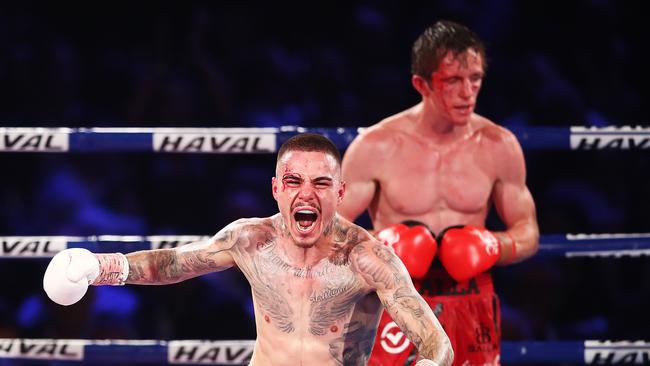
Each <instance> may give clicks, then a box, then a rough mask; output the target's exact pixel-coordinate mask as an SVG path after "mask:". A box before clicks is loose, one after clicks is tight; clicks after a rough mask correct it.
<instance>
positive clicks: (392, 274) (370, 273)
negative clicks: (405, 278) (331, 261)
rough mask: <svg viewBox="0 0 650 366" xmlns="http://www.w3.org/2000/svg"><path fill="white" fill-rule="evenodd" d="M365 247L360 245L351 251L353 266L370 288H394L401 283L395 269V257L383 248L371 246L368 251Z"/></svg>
mask: <svg viewBox="0 0 650 366" xmlns="http://www.w3.org/2000/svg"><path fill="white" fill-rule="evenodd" d="M367 246H368V245H366V244H365V243H362V244H359V245H357V246H355V247H354V249H353V253H354V258H355V265H356V267H357V268H358V270H359V272H360V273H361V275H362V276H363V278H364V279H365V280H366V281H367V282H368V284H369V285H370V286H373V287H375V288H385V289H392V288H394V287H395V286H396V285H398V284H399V283H400V281H401V280H400V279H399V276H398V273H397V269H396V268H395V262H394V261H395V257H394V256H393V255H392V254H391V253H390V251H389V250H388V248H386V247H384V246H381V245H371V248H370V249H369V248H367Z"/></svg>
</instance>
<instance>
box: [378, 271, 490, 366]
mask: <svg viewBox="0 0 650 366" xmlns="http://www.w3.org/2000/svg"><path fill="white" fill-rule="evenodd" d="M420 293H421V294H422V297H424V300H425V301H426V302H427V303H428V304H429V306H430V307H431V309H432V310H433V312H434V314H436V317H437V318H438V321H440V323H441V324H442V326H443V328H444V329H445V332H447V335H448V336H449V339H450V340H451V345H452V347H453V349H454V363H453V365H454V366H498V365H500V356H499V352H500V349H499V343H500V339H501V332H500V323H501V318H500V315H499V299H498V297H497V295H496V294H495V293H494V287H493V286H492V277H491V276H490V274H489V273H483V274H480V275H479V276H477V277H474V278H472V279H470V280H468V281H465V282H456V281H454V280H453V279H452V278H451V277H449V275H448V274H447V273H446V272H444V270H442V269H438V268H436V269H432V270H431V271H430V272H429V274H428V275H427V278H426V279H424V281H423V283H422V288H421V289H420ZM416 361H417V349H416V348H415V347H414V346H413V344H412V343H411V342H410V341H409V340H408V339H407V338H406V336H405V335H404V333H402V331H401V330H400V329H399V327H398V326H397V324H395V322H394V321H393V320H392V319H391V318H390V316H389V315H388V313H386V312H385V311H384V313H383V314H382V316H381V319H380V321H379V328H378V330H377V336H376V338H375V345H374V348H373V350H372V354H371V355H370V361H369V362H368V365H371V366H397V365H399V366H408V365H414V364H415V362H416Z"/></svg>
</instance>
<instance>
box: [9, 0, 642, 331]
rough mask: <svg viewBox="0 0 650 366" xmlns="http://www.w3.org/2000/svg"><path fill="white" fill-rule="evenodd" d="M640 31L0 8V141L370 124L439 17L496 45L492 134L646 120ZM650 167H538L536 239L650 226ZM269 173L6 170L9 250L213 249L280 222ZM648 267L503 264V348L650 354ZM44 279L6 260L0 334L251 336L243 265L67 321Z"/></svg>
mask: <svg viewBox="0 0 650 366" xmlns="http://www.w3.org/2000/svg"><path fill="white" fill-rule="evenodd" d="M646 17H647V13H646V12H645V11H642V10H641V6H640V5H637V4H636V3H634V2H631V1H613V0H610V1H607V0H593V1H575V2H557V3H555V2H546V1H544V2H542V1H530V2H529V1H526V2H524V1H522V2H515V1H507V0H496V1H448V2H426V3H416V2H413V3H405V2H400V3H397V2H389V1H375V2H371V1H365V2H349V3H347V4H324V3H323V4H312V3H309V4H291V5H290V4H286V3H283V4H275V3H273V4H271V3H269V4H265V5H254V4H246V5H245V4H239V5H223V4H218V3H216V2H205V3H204V2H184V3H180V2H177V3H167V2H141V1H138V2H130V3H126V2H103V3H96V2H90V3H89V4H85V5H83V4H82V5H73V4H72V3H65V2H52V3H43V4H36V3H24V4H23V5H0V126H5V127H23V126H29V127H56V126H62V127H93V126H105V127H108V126H115V127H165V126H169V127H254V126H282V125H301V126H311V127H337V126H345V127H354V126H368V125H371V124H373V123H375V122H377V121H379V120H380V119H382V118H384V117H386V116H388V115H391V114H394V113H396V112H399V111H401V110H403V109H405V108H408V107H410V106H411V105H413V104H415V103H417V102H418V101H419V95H418V94H417V93H416V92H415V91H414V90H413V89H412V88H411V86H410V72H409V67H410V47H411V44H412V42H413V41H414V40H415V38H416V37H417V36H418V35H419V33H420V32H421V31H422V30H423V29H424V28H425V27H426V26H428V25H429V24H431V23H433V22H434V21H436V20H439V19H450V20H455V21H459V22H462V23H464V24H466V25H468V26H470V27H471V28H472V29H474V30H475V31H476V32H477V33H478V34H479V35H480V36H481V37H482V38H483V39H484V40H485V42H486V44H487V47H488V62H489V69H488V72H487V76H486V79H485V80H484V83H483V89H482V94H481V96H480V98H479V103H478V108H477V111H478V113H480V114H483V115H485V116H486V117H488V118H490V119H492V120H493V121H495V122H497V123H500V124H503V125H505V126H510V127H512V126H569V125H584V126H606V125H637V124H641V125H644V124H647V117H646V114H645V109H646V104H647V103H646V101H647V96H648V93H647V88H648V81H649V78H648V76H649V74H650V71H649V70H650V68H649V67H648V63H647V58H646V53H647V52H646V51H647V47H648V35H649V33H650V32H648V31H647V19H646ZM647 154H648V153H647V150H642V151H627V152H621V151H604V152H569V151H527V152H526V159H527V166H528V184H529V187H530V189H531V192H532V193H533V196H534V197H535V199H536V203H537V209H538V216H539V224H540V229H541V232H542V234H555V233H578V232H582V233H607V232H647V231H650V230H649V226H650V225H649V222H648V216H647V208H646V207H647V205H648V203H649V199H650V188H649V185H648V183H647V182H648V176H649V174H648V167H649V165H648V155H647ZM273 168H274V156H272V155H174V154H166V155H165V154H161V155H154V154H149V153H140V154H136V153H120V154H108V153H105V154H104V153H102V154H100V153H95V154H85V155H82V154H61V155H53V154H33V153H29V154H11V153H3V154H0V203H1V204H2V209H1V210H0V236H9V235H96V234H116V235H128V234H138V235H151V234H202V235H209V234H212V233H214V232H216V231H217V230H219V229H220V228H221V227H223V226H224V225H225V224H227V223H229V222H230V221H232V220H234V219H236V218H239V217H251V216H266V215H270V214H273V213H274V212H275V210H276V206H275V203H274V201H273V199H272V196H271V194H270V179H271V176H272V175H273ZM490 222H491V224H492V225H493V226H494V227H498V222H497V220H496V219H495V218H492V219H491V220H490ZM649 264H650V263H649V262H648V259H647V258H643V257H642V258H627V259H554V260H544V259H541V258H538V259H533V260H530V261H527V262H524V263H522V264H518V265H515V266H511V267H508V268H498V269H496V270H495V271H494V274H495V278H496V286H497V290H498V292H499V293H500V295H501V301H502V309H503V323H504V324H503V330H504V339H509V340H517V339H539V340H562V339H585V338H587V339H641V338H645V339H647V338H648V337H649V334H648V332H647V325H648V324H650V322H649V321H648V320H649V317H648V315H647V309H648V307H649V306H650V300H649V297H650V296H649V295H648V293H650V273H649V272H650V266H649ZM46 265H47V260H28V259H14V260H9V259H0V278H1V279H0V336H1V337H38V338H40V337H52V338H107V337H108V338H132V339H139V338H153V339H199V338H205V339H251V338H253V337H254V336H255V334H254V324H253V319H252V309H251V305H250V294H249V292H248V288H247V284H246V283H245V280H244V279H243V277H242V276H241V275H240V274H239V273H238V272H237V271H235V270H232V271H227V272H224V273H220V274H214V275H210V276H205V277H203V278H201V279H195V280H191V281H188V282H186V283H182V284H178V285H171V286H165V287H144V286H131V287H119V288H115V287H101V288H92V289H91V290H90V291H89V294H88V295H87V296H86V297H85V298H84V299H83V300H82V301H81V302H80V303H79V304H77V305H74V306H72V307H67V308H64V307H60V306H57V305H54V304H52V303H51V302H50V301H49V300H48V299H46V297H45V295H44V293H43V291H42V290H41V281H42V274H43V272H44V270H45V267H46ZM91 320H92V321H91Z"/></svg>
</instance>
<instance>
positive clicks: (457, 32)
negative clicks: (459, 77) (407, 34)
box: [411, 20, 487, 81]
mask: <svg viewBox="0 0 650 366" xmlns="http://www.w3.org/2000/svg"><path fill="white" fill-rule="evenodd" d="M468 49H474V50H476V52H478V53H479V54H480V55H481V58H482V59H483V69H484V70H487V60H486V57H485V45H484V44H483V41H481V39H480V38H479V37H478V36H477V35H476V33H474V32H473V31H472V30H471V29H469V28H467V27H466V26H464V25H462V24H458V23H455V22H452V21H449V20H441V21H438V22H436V23H434V24H433V25H431V26H429V27H428V28H427V29H425V30H424V32H422V34H420V36H419V37H418V38H417V39H416V40H415V42H414V43H413V48H412V49H411V73H412V74H413V75H419V76H421V77H423V78H424V79H425V80H427V81H428V80H430V79H431V74H433V72H434V71H436V70H437V69H438V66H440V61H441V60H442V59H443V58H444V57H445V55H446V54H447V52H449V51H451V52H452V53H453V55H454V56H458V55H459V54H462V53H464V52H465V51H467V50H468Z"/></svg>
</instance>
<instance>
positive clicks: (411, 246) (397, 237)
mask: <svg viewBox="0 0 650 366" xmlns="http://www.w3.org/2000/svg"><path fill="white" fill-rule="evenodd" d="M377 238H379V239H381V240H383V241H384V242H385V243H387V244H388V245H392V247H393V249H394V250H395V254H397V256H398V257H399V258H400V259H401V260H402V263H404V266H405V267H406V269H407V270H408V272H409V274H410V275H411V278H414V279H421V278H423V277H424V276H425V275H426V274H427V272H428V271H429V266H431V262H433V258H435V256H436V251H437V250H438V244H437V243H436V239H435V238H434V237H433V235H432V234H431V232H430V231H429V229H428V228H427V227H426V226H422V225H418V226H414V227H408V226H406V225H404V224H397V225H392V226H389V227H387V228H386V229H383V230H381V231H379V232H378V233H377ZM388 239H393V240H388Z"/></svg>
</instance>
